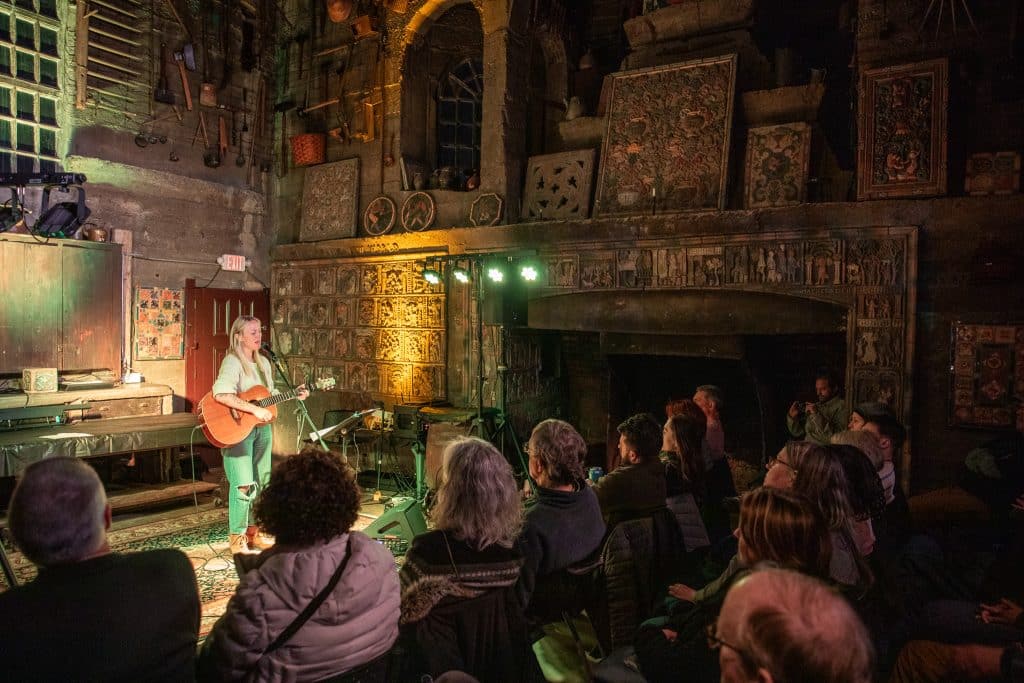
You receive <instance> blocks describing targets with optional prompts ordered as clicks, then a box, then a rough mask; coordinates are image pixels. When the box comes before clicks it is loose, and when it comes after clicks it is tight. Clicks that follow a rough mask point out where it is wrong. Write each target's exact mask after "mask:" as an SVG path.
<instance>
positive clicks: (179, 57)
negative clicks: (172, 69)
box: [174, 52, 192, 111]
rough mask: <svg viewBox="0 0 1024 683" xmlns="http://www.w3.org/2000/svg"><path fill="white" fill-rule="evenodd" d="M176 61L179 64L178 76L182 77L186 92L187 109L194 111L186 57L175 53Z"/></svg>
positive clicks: (182, 85)
mask: <svg viewBox="0 0 1024 683" xmlns="http://www.w3.org/2000/svg"><path fill="white" fill-rule="evenodd" d="M174 61H176V62H177V63H178V74H179V75H180V76H181V87H182V89H183V90H184V91H185V108H186V109H188V110H189V111H192V89H191V88H190V87H189V84H188V74H187V73H185V55H183V54H182V53H181V52H175V53H174Z"/></svg>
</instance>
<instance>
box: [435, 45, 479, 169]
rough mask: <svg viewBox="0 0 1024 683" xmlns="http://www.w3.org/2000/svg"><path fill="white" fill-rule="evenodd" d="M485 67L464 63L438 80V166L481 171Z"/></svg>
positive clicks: (473, 63)
mask: <svg viewBox="0 0 1024 683" xmlns="http://www.w3.org/2000/svg"><path fill="white" fill-rule="evenodd" d="M483 95H484V67H483V62H481V60H479V59H475V58H472V57H471V58H468V59H464V60H462V61H461V62H459V63H458V64H456V65H455V67H454V68H452V69H451V70H450V71H449V72H448V73H447V74H445V75H444V76H443V77H442V78H441V82H440V85H439V86H438V92H437V165H438V167H441V166H454V167H455V168H458V169H462V170H465V169H470V168H473V169H479V168H480V130H481V127H482V125H481V121H482V119H483V116H482V114H483Z"/></svg>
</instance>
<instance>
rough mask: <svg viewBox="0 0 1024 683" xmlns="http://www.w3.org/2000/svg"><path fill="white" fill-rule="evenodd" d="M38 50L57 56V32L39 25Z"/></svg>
mask: <svg viewBox="0 0 1024 683" xmlns="http://www.w3.org/2000/svg"><path fill="white" fill-rule="evenodd" d="M39 51H40V52H42V53H44V54H48V55H53V56H54V57H56V56H57V32H56V31H54V30H52V29H48V28H46V27H45V26H40V27H39Z"/></svg>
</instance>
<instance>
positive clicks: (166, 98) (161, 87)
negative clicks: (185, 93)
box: [153, 43, 174, 104]
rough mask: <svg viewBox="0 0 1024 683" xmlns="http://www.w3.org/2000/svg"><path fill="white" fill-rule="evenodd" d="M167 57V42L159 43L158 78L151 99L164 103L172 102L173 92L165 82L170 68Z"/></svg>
mask: <svg viewBox="0 0 1024 683" xmlns="http://www.w3.org/2000/svg"><path fill="white" fill-rule="evenodd" d="M169 62H170V60H169V59H168V58H167V43H160V80H158V81H157V83H156V91H155V92H154V93H153V99H154V100H156V101H157V102H163V103H164V104H174V93H173V92H171V89H170V87H169V86H168V84H167V70H168V69H170V68H171V65H170V63H169Z"/></svg>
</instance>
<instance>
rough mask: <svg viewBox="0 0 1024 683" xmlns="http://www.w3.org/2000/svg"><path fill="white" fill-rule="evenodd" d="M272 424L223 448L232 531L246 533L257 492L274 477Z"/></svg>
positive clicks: (229, 522) (258, 428) (230, 529)
mask: <svg viewBox="0 0 1024 683" xmlns="http://www.w3.org/2000/svg"><path fill="white" fill-rule="evenodd" d="M273 440H274V439H273V432H272V431H271V428H270V425H261V426H259V427H255V428H253V430H252V431H251V432H250V433H249V436H247V437H245V438H244V439H243V440H242V441H240V442H239V443H236V444H235V445H234V446H231V447H230V448H223V449H221V454H222V455H223V456H224V474H225V475H226V476H227V478H228V489H229V492H228V533H232V534H244V533H245V528H246V527H247V526H249V524H250V523H251V522H250V514H249V512H250V509H251V508H252V502H253V501H254V500H255V499H256V494H257V493H258V492H259V491H260V489H262V488H263V487H264V486H266V484H267V480H268V479H270V463H271V456H270V449H271V445H272V444H273Z"/></svg>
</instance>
